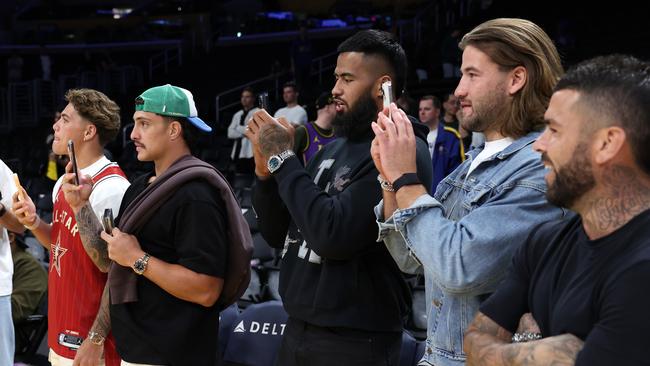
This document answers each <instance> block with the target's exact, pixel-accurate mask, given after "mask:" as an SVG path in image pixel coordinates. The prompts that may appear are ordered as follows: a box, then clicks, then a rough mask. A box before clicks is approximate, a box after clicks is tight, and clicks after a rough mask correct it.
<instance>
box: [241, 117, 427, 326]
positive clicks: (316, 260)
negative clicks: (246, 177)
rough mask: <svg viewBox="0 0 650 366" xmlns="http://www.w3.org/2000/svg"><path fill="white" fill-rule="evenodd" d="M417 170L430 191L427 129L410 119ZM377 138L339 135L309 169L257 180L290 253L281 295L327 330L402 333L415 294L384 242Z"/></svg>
mask: <svg viewBox="0 0 650 366" xmlns="http://www.w3.org/2000/svg"><path fill="white" fill-rule="evenodd" d="M411 123H412V124H413V126H414V131H415V135H416V136H417V137H418V138H417V139H416V140H417V172H418V176H419V178H420V181H421V182H422V183H423V185H424V186H425V187H430V186H431V179H432V171H431V169H432V167H431V157H430V155H429V148H428V145H427V142H426V135H427V133H428V130H429V129H428V128H427V127H426V126H425V125H423V124H421V123H420V122H417V121H416V120H415V119H413V118H411ZM371 141H372V137H370V136H369V137H367V138H365V139H362V140H360V141H350V140H349V139H347V138H338V139H337V140H336V141H334V142H332V143H330V144H328V145H326V146H325V147H323V149H322V150H321V151H319V152H318V154H316V155H315V156H314V158H312V159H311V160H310V161H309V164H308V165H307V167H305V168H303V167H302V165H301V164H300V161H299V160H298V159H297V158H296V157H291V158H289V159H288V160H286V161H285V162H284V163H283V165H282V166H281V168H280V169H279V170H278V171H276V172H275V173H274V175H273V178H272V179H268V180H266V181H260V180H257V182H256V185H255V188H254V193H253V207H254V208H255V211H256V213H257V215H258V226H259V229H260V232H261V233H262V235H263V237H264V238H265V239H266V241H267V242H268V243H269V244H270V245H271V246H273V247H276V248H284V250H283V252H282V253H283V259H282V265H281V270H280V295H281V296H282V300H283V303H284V307H285V309H286V310H287V313H288V314H289V316H291V317H294V318H298V319H300V320H302V321H305V322H307V323H311V324H315V325H318V326H324V327H345V328H351V329H359V330H365V331H401V330H402V325H403V321H404V318H405V316H406V315H407V313H408V311H409V309H410V306H411V296H410V291H409V289H408V287H407V285H406V283H405V282H404V279H403V276H402V274H401V272H400V270H399V269H398V267H397V265H396V264H395V262H394V261H393V259H392V257H391V256H390V254H389V253H388V251H387V250H386V247H385V246H384V244H383V243H381V242H377V241H376V240H377V236H378V228H377V224H376V222H375V215H374V211H373V207H374V206H375V205H376V204H377V203H378V202H379V201H380V200H381V197H382V194H381V188H380V186H379V183H378V182H377V175H378V172H377V169H376V168H375V166H374V163H373V161H372V157H371V156H370V144H371Z"/></svg>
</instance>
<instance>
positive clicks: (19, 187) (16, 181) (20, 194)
mask: <svg viewBox="0 0 650 366" xmlns="http://www.w3.org/2000/svg"><path fill="white" fill-rule="evenodd" d="M13 178H14V184H15V185H16V190H18V200H19V201H24V200H25V196H24V195H23V190H24V189H23V186H22V185H21V184H20V179H18V174H16V173H14V174H13Z"/></svg>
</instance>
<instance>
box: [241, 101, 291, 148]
mask: <svg viewBox="0 0 650 366" xmlns="http://www.w3.org/2000/svg"><path fill="white" fill-rule="evenodd" d="M248 128H249V129H250V130H253V131H254V132H255V135H256V137H257V143H258V144H259V149H260V152H261V153H262V156H263V157H264V158H265V161H266V160H268V158H270V157H271V156H272V155H277V154H279V153H281V152H283V151H285V150H290V149H292V148H293V135H294V132H295V129H294V127H293V126H291V124H290V123H289V122H287V120H286V119H284V118H278V119H275V118H273V117H271V115H270V114H268V113H267V112H266V111H265V110H263V109H260V110H259V111H257V112H255V114H253V118H252V119H251V121H250V122H249V124H248Z"/></svg>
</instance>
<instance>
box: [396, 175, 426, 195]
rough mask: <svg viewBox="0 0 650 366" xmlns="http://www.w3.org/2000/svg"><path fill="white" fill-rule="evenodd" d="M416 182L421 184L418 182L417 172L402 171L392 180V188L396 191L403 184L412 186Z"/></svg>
mask: <svg viewBox="0 0 650 366" xmlns="http://www.w3.org/2000/svg"><path fill="white" fill-rule="evenodd" d="M416 184H422V183H420V179H418V175H417V173H404V174H402V176H401V177H399V178H397V179H395V181H394V182H393V190H395V192H397V191H399V189H400V188H402V187H404V186H412V185H416Z"/></svg>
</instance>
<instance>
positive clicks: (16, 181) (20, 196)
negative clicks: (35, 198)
mask: <svg viewBox="0 0 650 366" xmlns="http://www.w3.org/2000/svg"><path fill="white" fill-rule="evenodd" d="M13 178H14V184H15V185H16V190H18V200H19V201H24V200H25V196H24V195H23V186H22V185H20V179H18V174H16V173H14V174H13ZM0 198H2V196H1V195H0Z"/></svg>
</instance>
